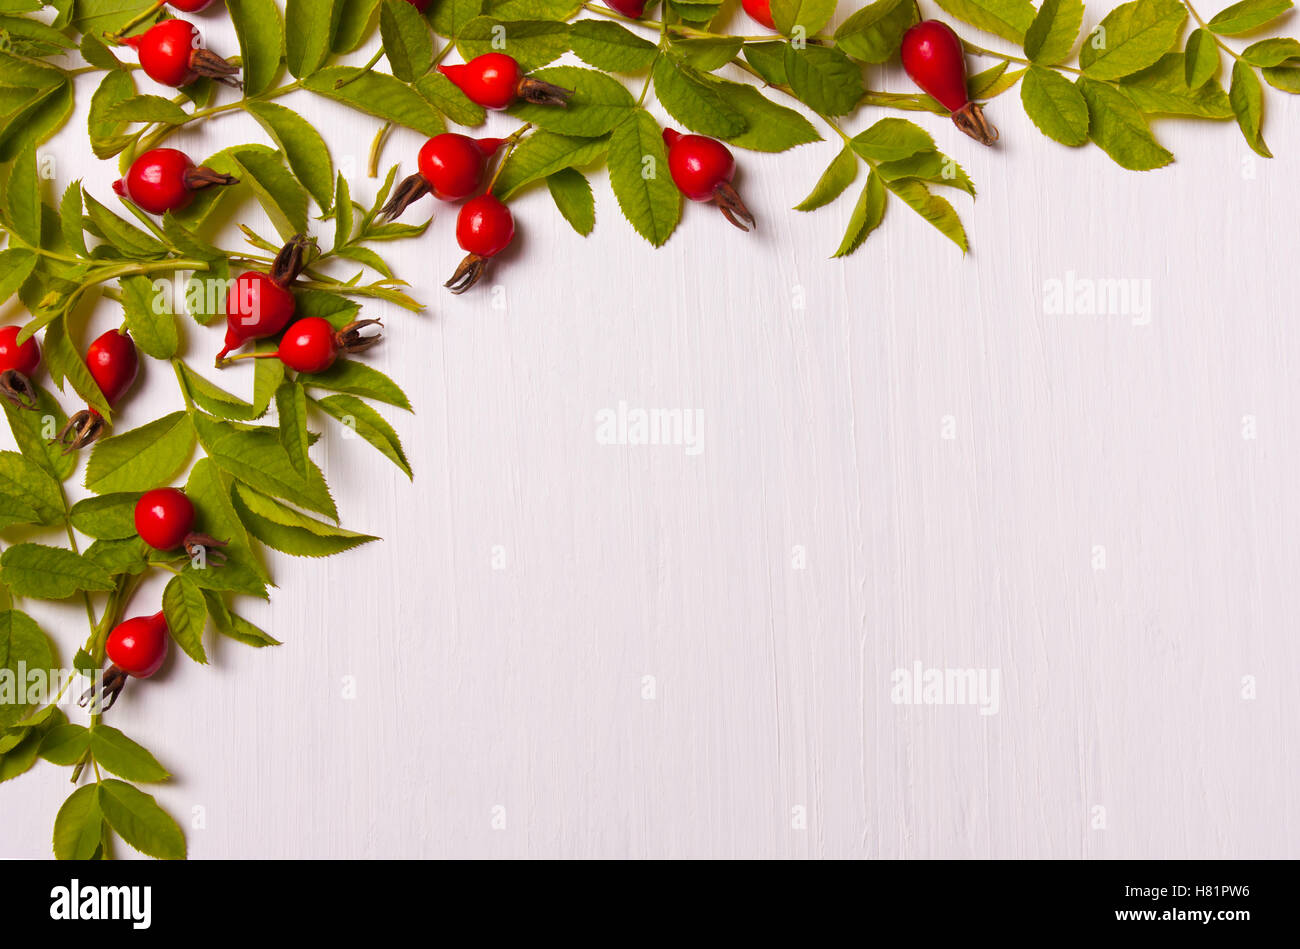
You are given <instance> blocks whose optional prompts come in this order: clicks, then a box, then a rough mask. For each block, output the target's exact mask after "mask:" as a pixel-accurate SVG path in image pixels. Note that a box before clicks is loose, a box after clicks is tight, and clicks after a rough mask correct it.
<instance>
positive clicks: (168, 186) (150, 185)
mask: <svg viewBox="0 0 1300 949" xmlns="http://www.w3.org/2000/svg"><path fill="white" fill-rule="evenodd" d="M238 183H239V179H238V178H232V177H231V176H230V175H223V174H221V173H220V172H216V171H213V170H212V169H211V168H206V167H195V165H194V162H192V161H190V158H189V156H188V155H186V154H185V153H184V152H182V151H177V150H176V149H174V148H154V149H151V150H149V151H147V152H145V153H144V154H143V155H141V156H140V157H139V158H137V159H136V160H135V161H133V162H131V167H130V168H129V169H128V170H127V173H126V177H124V178H119V179H118V180H117V181H115V182H114V183H113V190H114V191H116V192H117V193H118V194H120V195H121V196H122V197H124V198H129V199H130V200H131V201H132V203H134V204H135V205H136V206H137V207H140V208H142V209H144V210H145V211H148V212H149V213H150V214H164V213H166V212H167V211H179V210H180V209H181V208H183V207H185V206H186V205H187V204H189V203H190V201H191V200H193V198H194V192H195V191H198V190H200V189H203V188H210V187H212V186H213V185H233V184H238Z"/></svg>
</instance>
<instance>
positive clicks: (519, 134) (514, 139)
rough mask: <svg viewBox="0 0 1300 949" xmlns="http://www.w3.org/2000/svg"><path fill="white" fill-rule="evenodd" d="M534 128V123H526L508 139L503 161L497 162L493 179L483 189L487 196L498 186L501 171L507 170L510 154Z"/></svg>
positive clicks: (502, 154)
mask: <svg viewBox="0 0 1300 949" xmlns="http://www.w3.org/2000/svg"><path fill="white" fill-rule="evenodd" d="M532 127H533V123H532V122H525V123H524V124H523V125H521V126H519V128H517V129H515V130H514V132H513V133H512V134H511V135H510V136H509V137H508V138H507V139H506V150H505V151H504V152H502V153H501V159H500V160H499V161H498V162H497V166H496V168H495V169H493V171H492V177H491V179H489V180H488V183H487V187H486V188H484V189H483V191H484V193H485V194H490V193H491V192H492V188H493V187H494V186H495V185H496V183H497V179H498V178H500V177H501V169H503V168H505V166H506V162H507V161H508V160H509V159H510V153H511V152H513V151H514V150H515V146H516V145H518V144H519V140H520V139H521V138H523V137H524V134H525V133H526V132H527V131H528V130H529V129H531V128H532Z"/></svg>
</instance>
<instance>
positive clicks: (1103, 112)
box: [1078, 78, 1174, 171]
mask: <svg viewBox="0 0 1300 949" xmlns="http://www.w3.org/2000/svg"><path fill="white" fill-rule="evenodd" d="M1078 86H1079V91H1080V92H1082V93H1083V98H1084V101H1086V102H1087V103H1088V117H1089V124H1088V136H1089V137H1090V138H1091V139H1092V140H1093V141H1094V142H1096V143H1097V145H1098V146H1099V147H1100V148H1101V149H1102V151H1104V152H1105V153H1106V154H1107V155H1109V156H1110V157H1111V158H1112V159H1113V160H1114V161H1115V163H1116V164H1118V165H1119V166H1120V167H1121V168H1127V169H1129V170H1130V171H1149V170H1151V169H1153V168H1162V167H1164V166H1165V165H1167V164H1169V163H1170V162H1171V161H1173V160H1174V156H1173V155H1171V154H1170V153H1169V152H1167V151H1166V150H1165V149H1164V148H1162V147H1161V146H1160V144H1159V143H1158V142H1157V141H1156V140H1155V138H1153V137H1152V135H1151V130H1150V129H1149V128H1148V127H1147V123H1146V120H1145V119H1144V118H1142V113H1141V112H1139V111H1138V108H1137V106H1135V105H1134V104H1133V103H1132V101H1130V100H1129V98H1128V97H1127V96H1125V95H1124V93H1122V92H1120V91H1119V90H1118V89H1116V88H1115V87H1114V86H1110V85H1107V84H1106V83H1102V82H1093V81H1092V80H1090V79H1087V78H1081V79H1080V80H1079V82H1078Z"/></svg>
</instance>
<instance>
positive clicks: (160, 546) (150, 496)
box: [135, 488, 194, 550]
mask: <svg viewBox="0 0 1300 949" xmlns="http://www.w3.org/2000/svg"><path fill="white" fill-rule="evenodd" d="M193 527H194V502H192V501H191V500H190V499H189V498H188V497H186V496H185V492H184V491H182V490H180V489H179V488H154V489H153V490H152V491H146V492H145V493H144V494H142V495H141V496H140V500H139V501H136V502H135V532H136V533H137V534H139V535H140V539H141V540H143V541H144V542H145V543H146V544H148V545H149V546H150V547H152V548H153V549H154V550H175V549H176V548H177V547H180V546H181V545H182V544H183V543H184V542H185V538H186V537H187V536H189V533H190V530H191V529H192V528H193Z"/></svg>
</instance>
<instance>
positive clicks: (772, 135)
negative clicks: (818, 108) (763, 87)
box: [706, 76, 821, 152]
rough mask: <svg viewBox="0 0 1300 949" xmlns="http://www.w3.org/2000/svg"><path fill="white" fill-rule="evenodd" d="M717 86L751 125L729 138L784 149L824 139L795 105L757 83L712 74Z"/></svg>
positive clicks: (746, 144) (754, 147)
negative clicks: (777, 98)
mask: <svg viewBox="0 0 1300 949" xmlns="http://www.w3.org/2000/svg"><path fill="white" fill-rule="evenodd" d="M706 81H707V82H708V83H709V85H710V86H711V87H713V88H714V89H720V90H722V94H723V96H724V98H725V99H726V100H727V103H728V105H730V107H731V108H732V109H734V110H735V111H737V112H739V113H740V115H741V116H743V117H744V119H745V121H746V122H747V123H748V125H749V127H748V128H746V129H745V131H743V132H741V133H740V134H739V135H732V136H729V137H728V138H727V141H728V142H730V143H731V144H732V145H736V146H738V147H740V148H748V149H750V150H752V151H756V152H783V151H785V150H786V149H788V148H794V147H795V146H797V145H806V144H808V143H809V142H818V141H821V136H820V135H818V134H817V130H816V129H815V128H813V127H812V124H811V123H810V122H809V121H808V120H807V119H805V118H804V117H803V116H802V115H800V114H799V113H798V112H796V111H794V109H787V108H786V107H785V106H783V105H777V104H776V103H775V102H773V101H772V100H771V99H769V98H767V96H765V95H763V94H762V93H761V92H759V91H758V89H757V88H755V87H754V86H751V85H748V84H745V83H738V82H729V81H727V80H724V79H717V78H715V77H712V76H709V77H707V80H706Z"/></svg>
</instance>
